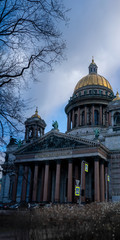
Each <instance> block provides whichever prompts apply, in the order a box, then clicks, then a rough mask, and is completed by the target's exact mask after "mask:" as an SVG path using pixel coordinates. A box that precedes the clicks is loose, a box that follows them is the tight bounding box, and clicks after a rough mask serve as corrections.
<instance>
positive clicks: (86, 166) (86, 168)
mask: <svg viewBox="0 0 120 240" xmlns="http://www.w3.org/2000/svg"><path fill="white" fill-rule="evenodd" d="M85 172H88V164H87V163H85Z"/></svg>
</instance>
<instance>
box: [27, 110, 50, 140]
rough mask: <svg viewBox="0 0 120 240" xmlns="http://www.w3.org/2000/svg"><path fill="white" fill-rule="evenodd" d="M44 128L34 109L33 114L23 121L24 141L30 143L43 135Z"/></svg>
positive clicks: (44, 124) (42, 121)
mask: <svg viewBox="0 0 120 240" xmlns="http://www.w3.org/2000/svg"><path fill="white" fill-rule="evenodd" d="M45 127H46V123H45V121H44V120H43V119H42V118H41V117H40V116H39V115H38V109H37V108H36V111H35V114H34V115H32V116H31V117H30V118H28V119H27V120H26V121H25V141H26V142H31V141H32V140H34V139H37V138H38V137H41V136H42V135H44V130H45Z"/></svg>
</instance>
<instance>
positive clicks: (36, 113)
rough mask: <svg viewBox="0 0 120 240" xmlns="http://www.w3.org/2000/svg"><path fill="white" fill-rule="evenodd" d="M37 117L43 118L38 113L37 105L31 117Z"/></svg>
mask: <svg viewBox="0 0 120 240" xmlns="http://www.w3.org/2000/svg"><path fill="white" fill-rule="evenodd" d="M35 117H37V118H41V117H40V116H39V115H38V109H37V107H36V111H35V114H34V115H32V117H31V118H35Z"/></svg>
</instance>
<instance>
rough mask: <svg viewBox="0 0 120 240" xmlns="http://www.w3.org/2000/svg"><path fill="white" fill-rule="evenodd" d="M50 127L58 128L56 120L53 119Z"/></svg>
mask: <svg viewBox="0 0 120 240" xmlns="http://www.w3.org/2000/svg"><path fill="white" fill-rule="evenodd" d="M52 127H53V129H55V130H58V122H57V121H53V123H52Z"/></svg>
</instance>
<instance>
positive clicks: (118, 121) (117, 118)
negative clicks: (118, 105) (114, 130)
mask: <svg viewBox="0 0 120 240" xmlns="http://www.w3.org/2000/svg"><path fill="white" fill-rule="evenodd" d="M114 125H115V126H116V125H120V113H119V112H116V113H115V114H114Z"/></svg>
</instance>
